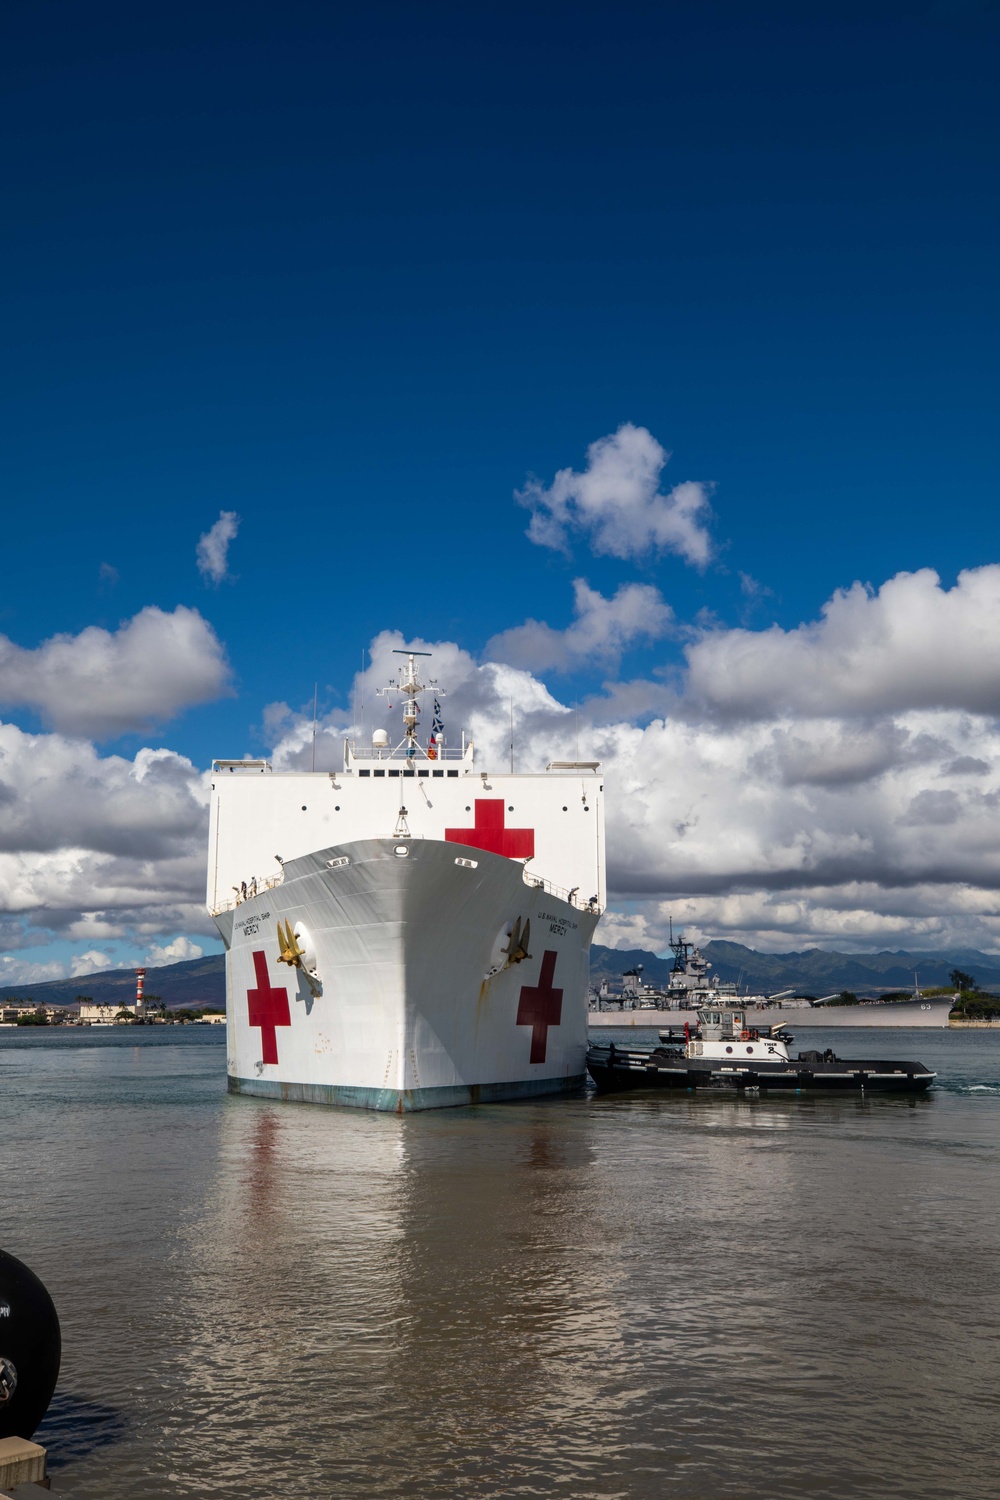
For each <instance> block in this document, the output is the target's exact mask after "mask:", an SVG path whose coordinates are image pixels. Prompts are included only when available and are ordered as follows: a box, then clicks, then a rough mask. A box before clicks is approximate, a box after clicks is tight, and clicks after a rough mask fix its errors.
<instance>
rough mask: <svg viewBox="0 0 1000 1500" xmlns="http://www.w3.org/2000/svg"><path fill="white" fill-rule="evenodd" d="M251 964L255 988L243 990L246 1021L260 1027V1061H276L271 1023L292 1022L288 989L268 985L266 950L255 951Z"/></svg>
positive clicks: (275, 1039)
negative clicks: (255, 978) (245, 995)
mask: <svg viewBox="0 0 1000 1500" xmlns="http://www.w3.org/2000/svg"><path fill="white" fill-rule="evenodd" d="M253 966H254V972H255V973H256V975H257V988H256V989H255V990H247V1009H248V1011H249V1014H250V1025H251V1026H259V1027H260V1048H261V1056H262V1058H263V1060H264V1062H266V1063H276V1062H277V1061H278V1038H277V1034H276V1032H275V1027H276V1026H291V1024H292V1018H291V1016H290V1015H289V1014H288V991H287V990H285V989H281V990H273V989H272V988H271V979H270V976H269V974H268V972H267V955H266V954H264V953H255V954H254V956H253Z"/></svg>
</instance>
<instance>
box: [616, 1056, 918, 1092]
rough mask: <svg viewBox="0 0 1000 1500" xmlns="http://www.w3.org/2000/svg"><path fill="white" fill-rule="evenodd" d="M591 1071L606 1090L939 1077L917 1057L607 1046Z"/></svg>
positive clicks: (892, 1082)
mask: <svg viewBox="0 0 1000 1500" xmlns="http://www.w3.org/2000/svg"><path fill="white" fill-rule="evenodd" d="M598 1054H599V1055H598ZM587 1070H588V1072H589V1073H590V1076H591V1078H592V1079H593V1080H594V1083H595V1084H596V1085H597V1088H598V1089H599V1090H600V1091H601V1092H602V1093H625V1092H630V1091H632V1090H635V1089H682V1090H685V1091H687V1092H690V1091H692V1090H699V1089H712V1090H716V1091H723V1092H729V1093H745V1092H747V1091H753V1092H757V1091H759V1092H760V1093H784V1094H806V1093H808V1094H814V1093H835V1094H922V1093H925V1092H926V1090H927V1089H928V1088H929V1087H930V1085H931V1083H932V1082H933V1080H934V1077H935V1075H934V1074H933V1073H931V1072H929V1071H928V1069H926V1068H925V1067H924V1066H923V1065H922V1064H921V1063H917V1062H881V1061H868V1060H864V1061H859V1060H857V1059H851V1060H850V1061H847V1060H845V1059H841V1058H838V1059H836V1060H835V1061H834V1062H831V1063H825V1062H819V1063H812V1064H803V1063H801V1062H788V1063H763V1062H762V1063H760V1064H758V1065H757V1066H756V1067H753V1068H750V1067H732V1066H726V1065H723V1064H721V1063H719V1062H718V1061H715V1060H713V1059H702V1058H686V1059H679V1060H677V1061H673V1060H669V1061H668V1060H661V1059H659V1058H655V1057H653V1056H647V1057H646V1058H643V1057H642V1055H641V1054H636V1053H635V1052H630V1053H627V1054H624V1055H620V1056H619V1057H616V1058H614V1059H609V1057H608V1049H607V1048H604V1047H602V1048H592V1049H591V1051H590V1052H589V1053H588V1055H587Z"/></svg>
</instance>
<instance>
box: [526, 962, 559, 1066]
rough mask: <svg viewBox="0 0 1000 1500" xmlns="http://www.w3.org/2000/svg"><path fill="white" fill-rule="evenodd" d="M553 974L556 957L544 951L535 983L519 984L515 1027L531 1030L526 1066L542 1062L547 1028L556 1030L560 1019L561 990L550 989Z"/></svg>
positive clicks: (547, 1034) (546, 1041)
mask: <svg viewBox="0 0 1000 1500" xmlns="http://www.w3.org/2000/svg"><path fill="white" fill-rule="evenodd" d="M555 972H556V954H555V953H553V952H552V951H551V950H547V951H546V952H545V954H544V956H543V958H542V972H541V973H540V974H539V976H538V983H537V985H535V984H523V985H522V986H521V998H520V1001H519V1002H518V1007H517V1024H518V1026H530V1027H531V1056H530V1057H529V1058H528V1061H529V1062H533V1063H540V1062H544V1061H545V1051H546V1048H547V1046H548V1040H549V1027H550V1026H558V1025H559V1022H560V1021H561V1019H562V997H563V992H562V990H555V989H553V988H552V976H553V975H554V974H555Z"/></svg>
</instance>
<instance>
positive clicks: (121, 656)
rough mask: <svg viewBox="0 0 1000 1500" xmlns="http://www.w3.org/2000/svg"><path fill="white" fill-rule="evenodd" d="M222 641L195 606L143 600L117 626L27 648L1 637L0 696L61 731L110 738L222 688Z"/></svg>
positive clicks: (57, 637)
mask: <svg viewBox="0 0 1000 1500" xmlns="http://www.w3.org/2000/svg"><path fill="white" fill-rule="evenodd" d="M228 680H229V667H228V664H227V661H226V654H225V651H224V650H223V647H222V643H221V642H220V640H219V638H218V636H217V635H216V634H215V632H214V630H213V629H212V627H211V625H209V623H208V621H207V620H205V619H203V617H202V616H201V615H200V614H199V613H198V611H197V610H196V609H187V608H186V607H185V606H184V605H178V606H177V608H176V609H175V610H173V611H172V612H171V613H167V612H166V611H164V610H161V609H157V608H155V606H153V605H150V606H148V607H147V608H146V609H143V610H140V612H139V613H138V614H137V615H135V616H133V618H132V619H131V620H126V621H124V622H123V623H122V624H121V625H120V626H119V627H118V629H117V630H115V631H109V630H103V629H101V628H100V627H99V626H96V625H90V626H88V627H87V628H86V629H85V630H81V632H80V633H79V635H55V636H52V637H51V638H50V639H49V640H47V641H43V643H42V644H41V645H40V646H37V647H35V648H34V649H27V648H25V647H22V646H18V645H16V644H15V643H14V642H13V641H11V640H8V638H7V637H6V636H0V703H4V704H8V705H11V706H15V707H26V708H32V709H34V710H35V711H36V712H37V713H38V714H39V715H40V717H41V718H42V720H43V721H44V722H45V723H46V724H48V725H50V726H52V727H53V728H54V729H57V730H60V731H62V732H63V733H66V734H79V735H86V736H88V737H93V738H96V739H110V738H113V737H115V736H117V735H120V734H125V733H127V732H128V731H130V730H141V729H144V728H147V727H148V726H149V725H150V724H156V723H162V722H164V721H165V720H166V719H170V718H172V717H173V716H174V715H175V714H178V713H179V712H180V711H181V710H182V709H184V708H188V707H190V706H191V705H193V704H196V703H206V702H208V701H210V700H211V699H213V698H218V697H219V696H220V695H221V694H222V693H224V692H226V691H227V688H228Z"/></svg>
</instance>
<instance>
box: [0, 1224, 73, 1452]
mask: <svg viewBox="0 0 1000 1500" xmlns="http://www.w3.org/2000/svg"><path fill="white" fill-rule="evenodd" d="M61 1352H62V1338H61V1337H60V1334H59V1319H58V1318H57V1316H56V1310H55V1307H54V1306H53V1304H52V1298H51V1297H50V1296H49V1294H48V1292H47V1291H46V1290H45V1288H44V1286H43V1285H42V1283H41V1282H40V1281H39V1279H38V1277H37V1276H36V1275H35V1273H34V1271H29V1270H28V1267H27V1266H26V1265H25V1264H24V1263H23V1261H20V1260H18V1259H17V1258H16V1257H15V1256H13V1255H8V1254H7V1252H6V1250H0V1438H5V1437H21V1438H30V1437H31V1436H32V1434H33V1433H34V1431H35V1428H36V1427H37V1426H38V1424H39V1422H40V1421H41V1420H42V1418H43V1417H44V1415H45V1413H46V1411H48V1407H49V1402H50V1401H51V1400H52V1393H53V1391H54V1390H55V1388H56V1381H57V1380H58V1378H59V1356H60V1354H61Z"/></svg>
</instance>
